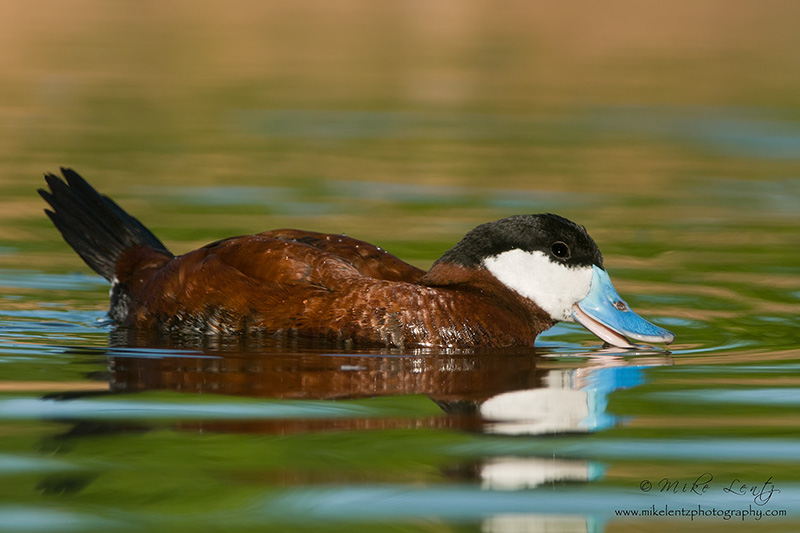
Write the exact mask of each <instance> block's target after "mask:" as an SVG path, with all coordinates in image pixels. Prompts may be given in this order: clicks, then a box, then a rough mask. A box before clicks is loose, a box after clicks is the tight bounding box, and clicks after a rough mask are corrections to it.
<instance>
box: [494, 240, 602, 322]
mask: <svg viewBox="0 0 800 533" xmlns="http://www.w3.org/2000/svg"><path fill="white" fill-rule="evenodd" d="M483 265H484V266H485V267H486V269H487V270H488V271H489V272H491V273H492V275H494V277H496V278H497V279H498V280H500V281H501V282H502V283H503V285H505V286H506V287H508V288H509V289H512V290H513V291H515V292H517V293H519V294H520V295H522V296H524V297H525V298H528V299H529V300H532V301H533V302H534V303H536V305H538V306H539V307H541V308H542V309H543V310H544V311H546V312H547V314H549V315H550V316H551V317H553V319H555V320H565V321H568V322H574V319H573V318H572V304H574V303H576V302H579V301H581V300H583V299H584V298H585V297H586V295H587V294H589V289H590V288H591V286H592V273H593V271H592V267H591V266H587V267H568V266H566V265H563V264H560V263H554V262H553V261H551V260H550V258H549V257H548V256H547V255H545V254H544V253H543V252H539V251H536V252H526V251H524V250H519V249H516V250H509V251H507V252H503V253H501V254H499V255H496V256H494V257H487V258H486V259H484V260H483Z"/></svg>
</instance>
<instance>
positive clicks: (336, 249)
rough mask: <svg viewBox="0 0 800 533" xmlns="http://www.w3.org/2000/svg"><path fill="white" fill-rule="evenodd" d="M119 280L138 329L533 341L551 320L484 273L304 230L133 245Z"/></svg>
mask: <svg viewBox="0 0 800 533" xmlns="http://www.w3.org/2000/svg"><path fill="white" fill-rule="evenodd" d="M115 278H116V280H115V282H114V289H113V291H112V301H111V309H110V315H111V318H113V319H115V320H116V321H117V322H118V323H119V324H121V325H125V326H131V327H135V328H158V329H163V330H168V331H181V332H190V331H197V332H203V333H236V332H253V331H258V332H265V333H268V334H279V335H280V334H286V335H301V336H310V337H323V338H327V339H332V340H338V341H353V342H355V343H357V344H377V345H390V346H397V347H404V346H508V345H512V344H514V345H527V346H532V345H533V343H534V340H535V338H536V335H537V334H538V333H540V332H541V331H543V330H544V329H546V328H548V327H550V326H551V325H552V323H553V322H552V321H550V320H549V319H548V317H546V316H545V314H544V313H543V312H542V311H541V310H540V309H538V308H537V307H536V306H535V305H532V304H531V303H530V302H529V301H527V300H525V299H523V298H522V297H520V296H519V295H518V294H516V293H515V292H513V291H511V290H509V289H508V288H506V287H505V286H504V285H502V284H500V283H498V282H497V280H496V279H494V277H492V276H491V275H490V274H488V273H487V272H486V271H485V270H471V269H467V268H464V267H460V266H457V265H451V264H446V263H439V264H437V265H435V266H434V267H433V269H432V270H431V271H430V272H428V273H426V272H425V271H424V270H421V269H418V268H416V267H414V266H412V265H409V264H408V263H405V262H403V261H401V260H400V259H398V258H397V257H395V256H393V255H391V254H389V253H388V252H386V251H383V250H381V249H379V248H378V247H376V246H374V245H372V244H369V243H366V242H363V241H359V240H356V239H352V238H350V237H346V236H343V235H329V234H322V233H314V232H307V231H299V230H274V231H268V232H264V233H259V234H256V235H248V236H242V237H233V238H229V239H225V240H222V241H219V242H215V243H212V244H209V245H207V246H204V247H202V248H200V249H198V250H195V251H193V252H189V253H187V254H185V255H182V256H178V257H172V256H171V255H169V254H166V253H164V252H162V251H157V250H153V249H152V248H148V247H144V246H140V247H135V248H131V249H129V250H127V251H126V252H124V253H123V254H122V255H121V256H120V258H119V260H118V261H117V263H116V270H115Z"/></svg>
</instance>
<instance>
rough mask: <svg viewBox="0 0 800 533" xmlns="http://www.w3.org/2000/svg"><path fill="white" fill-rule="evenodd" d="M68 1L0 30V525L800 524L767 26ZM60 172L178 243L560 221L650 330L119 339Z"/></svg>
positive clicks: (777, 11)
mask: <svg viewBox="0 0 800 533" xmlns="http://www.w3.org/2000/svg"><path fill="white" fill-rule="evenodd" d="M89 4H91V5H90V6H89V7H90V9H88V8H87V9H86V10H84V11H81V12H78V11H74V10H68V9H66V8H65V7H62V6H61V4H60V3H53V5H50V6H48V9H46V10H38V9H36V10H35V9H34V8H32V7H29V8H23V7H20V8H18V9H16V11H14V12H13V13H11V14H10V16H9V17H4V18H5V20H6V21H9V20H10V21H12V22H13V23H8V22H6V24H5V25H4V26H3V28H4V31H3V32H0V33H2V35H3V36H4V39H6V40H8V41H9V43H8V44H9V45H8V46H4V47H3V49H4V50H6V51H5V52H3V54H2V55H0V59H2V61H4V74H3V75H4V76H5V78H6V79H5V81H6V83H4V84H3V89H2V90H1V91H2V94H3V98H2V101H0V102H1V103H0V113H2V118H3V120H2V121H0V123H1V124H2V125H0V161H2V168H3V172H2V175H0V190H2V191H3V195H2V199H0V202H2V204H1V205H2V209H0V481H1V482H0V530H9V531H48V532H49V531H109V530H121V531H162V530H163V531H175V530H201V531H202V530H211V531H213V530H224V531H229V530H233V531H249V530H254V531H256V530H257V531H263V530H274V531H320V530H326V531H429V532H439V531H482V532H521V531H525V532H540V531H570V532H572V531H578V532H601V531H608V532H618V531H624V532H628V531H666V530H674V529H676V528H680V529H681V530H687V531H723V530H724V531H730V530H736V531H755V530H758V531H760V530H764V531H796V530H797V529H798V528H800V508H799V507H800V503H798V502H800V467H798V465H800V437H799V436H798V426H800V416H798V412H800V411H798V408H799V407H800V349H799V348H798V345H797V343H798V326H799V325H800V324H799V322H800V319H798V316H800V237H799V236H798V235H800V233H798V230H800V156H798V150H797V148H798V138H800V121H798V117H800V112H799V111H800V101H799V100H798V99H797V95H798V94H800V80H798V79H797V76H796V72H797V69H796V64H795V63H796V58H795V54H794V51H795V50H797V49H798V46H800V42H798V41H800V37H798V34H797V32H796V21H797V20H798V15H799V14H800V13H797V9H796V8H794V7H792V6H788V5H783V4H780V5H778V4H776V5H774V6H772V8H771V9H764V8H762V7H757V6H754V7H753V8H749V7H746V6H739V9H737V10H733V9H728V8H727V4H720V5H718V6H716V8H714V9H711V7H713V6H711V7H709V10H708V12H706V11H705V10H703V9H697V8H696V7H694V6H696V4H694V3H686V5H683V4H681V3H678V4H675V5H674V6H672V7H669V8H667V7H662V8H659V10H658V12H656V11H654V9H655V8H653V6H650V8H646V7H642V6H643V5H644V4H643V5H642V6H639V7H637V8H635V9H636V11H632V12H626V16H621V14H620V13H616V12H613V10H608V11H607V10H601V9H599V8H596V7H594V4H591V3H580V2H579V3H578V4H579V5H580V10H579V12H580V13H582V14H583V15H585V16H584V17H576V16H575V13H574V12H573V11H572V10H570V9H567V8H559V7H555V6H551V7H547V8H544V7H541V6H540V7H541V8H540V9H536V10H532V8H529V7H525V6H524V5H522V4H520V5H509V6H508V10H497V9H494V8H492V7H491V6H489V5H488V4H487V5H486V6H483V5H482V4H480V3H478V4H474V5H473V4H470V7H467V6H459V5H456V4H453V5H449V4H437V5H438V7H433V5H432V4H431V5H429V4H427V3H426V4H424V5H423V4H420V5H413V4H403V5H404V6H405V7H400V6H399V5H398V6H395V7H388V6H384V7H382V8H376V7H374V6H372V4H370V3H366V2H363V3H362V2H344V3H336V4H335V5H334V6H332V7H329V8H327V9H326V10H321V9H318V8H314V7H313V6H311V5H307V4H297V3H296V2H271V3H269V4H268V5H265V6H262V5H260V4H258V5H256V4H255V3H254V4H252V5H251V4H250V3H248V2H242V3H241V5H240V6H238V9H231V8H230V7H226V8H224V9H223V8H221V7H220V8H214V7H213V6H211V5H208V6H206V5H198V6H196V7H195V8H193V10H192V11H191V12H187V11H186V10H183V9H179V6H178V5H177V4H172V3H166V4H164V5H163V7H160V8H158V9H156V8H153V9H154V10H155V11H153V12H147V13H142V12H140V11H139V8H137V10H136V11H135V12H133V11H131V12H126V11H125V10H126V9H127V8H126V7H124V6H112V5H110V4H109V5H106V4H105V3H99V2H89ZM651 8H652V9H653V10H651ZM89 14H91V15H89ZM589 21H591V22H589ZM756 22H758V24H756ZM2 24H3V23H2V22H0V25H2ZM555 28H559V30H558V31H555ZM643 28H644V29H643ZM645 29H646V30H647V31H645ZM59 165H70V166H74V167H75V168H76V169H77V170H78V171H79V172H81V173H82V174H84V175H85V177H86V178H87V179H89V180H90V181H91V182H92V183H94V184H95V185H96V186H97V187H98V188H100V189H101V190H102V191H103V192H106V193H108V194H110V195H111V196H112V197H113V198H114V199H115V200H117V201H118V202H119V203H120V204H121V205H123V206H124V207H125V208H127V209H128V210H129V211H131V212H132V213H133V214H134V215H136V216H137V217H139V218H140V219H141V220H142V221H143V222H144V223H145V224H147V225H148V226H149V227H150V228H151V229H153V231H154V232H155V233H156V234H157V235H158V236H159V237H160V238H161V239H162V240H163V241H164V242H165V243H166V244H167V246H168V247H170V248H171V249H172V250H173V251H175V252H178V253H180V252H185V251H188V250H190V249H193V248H195V247H197V246H200V245H202V244H205V243H208V242H211V241H213V240H215V239H218V238H221V237H226V236H230V235H236V234H243V233H250V232H256V231H262V230H266V229H271V228H278V227H300V228H303V229H310V230H317V231H330V232H345V233H347V234H348V235H351V236H354V237H357V238H361V239H365V240H369V241H372V242H374V243H376V244H378V245H380V246H381V247H383V248H385V249H387V250H389V251H390V252H392V253H394V254H395V255H398V256H400V257H402V258H404V259H406V260H409V261H411V262H413V263H414V264H416V265H418V266H420V267H423V268H426V267H428V266H430V264H431V263H432V261H433V260H435V259H436V257H438V256H439V255H440V254H441V253H443V252H444V251H445V250H446V249H447V248H448V247H450V246H451V245H452V244H453V243H454V242H455V241H457V240H458V239H459V238H460V237H461V236H462V235H463V234H464V233H465V232H466V231H468V230H469V229H471V228H472V227H474V226H475V225H477V224H479V223H482V222H485V221H489V220H493V219H497V218H500V217H503V216H508V215H511V214H518V213H527V212H542V211H552V212H556V213H559V214H561V215H564V216H567V217H568V218H571V219H573V220H575V221H577V222H579V223H581V224H585V225H586V227H587V228H588V230H589V232H590V233H591V234H592V235H593V237H594V238H595V240H597V242H598V244H599V245H600V247H601V249H602V251H603V253H604V255H605V260H606V266H607V267H608V269H609V272H610V274H611V277H612V280H613V281H614V283H615V286H616V288H617V289H618V291H619V292H620V294H621V295H622V296H623V297H624V298H625V299H626V301H627V302H628V303H629V304H630V305H631V306H632V307H633V308H634V309H635V310H636V311H637V312H638V313H639V314H641V315H642V316H644V317H647V318H649V319H652V320H653V321H654V322H656V323H658V324H659V325H661V326H664V327H666V328H668V329H670V330H672V331H673V332H674V333H675V334H676V342H675V343H674V344H673V345H671V346H670V347H669V351H665V350H663V349H648V348H643V349H641V350H633V351H625V350H619V349H607V348H603V347H602V346H601V343H600V341H598V340H597V339H595V338H594V337H593V336H591V334H590V333H588V332H587V331H585V330H583V329H582V328H580V327H578V326H576V325H570V324H561V325H558V326H556V327H555V328H553V329H551V330H550V331H548V332H546V333H545V334H544V335H542V336H541V337H540V338H539V339H538V341H537V348H536V350H523V349H506V350H499V351H481V350H477V351H457V350H453V351H436V350H417V351H410V352H409V351H397V350H349V351H342V350H338V349H335V348H333V347H331V346H324V345H319V344H315V343H313V342H300V341H291V342H287V341H277V340H273V339H230V338H214V337H203V338H189V339H187V338H183V339H170V340H169V341H162V342H158V343H155V342H152V341H148V340H147V339H139V338H130V337H129V336H126V335H124V334H122V333H121V332H118V331H115V330H114V329H113V327H112V326H111V325H109V324H107V323H106V322H105V321H104V311H105V309H106V306H107V298H108V286H107V284H106V283H105V281H104V280H102V279H101V278H99V277H98V276H95V275H94V274H92V273H91V272H90V271H89V270H88V268H86V267H85V266H84V265H83V264H82V263H81V261H80V259H78V258H77V256H75V255H74V254H73V252H72V251H71V250H69V249H68V247H67V245H66V244H64V243H63V242H62V241H61V239H60V236H59V235H58V234H57V232H56V231H55V229H53V228H52V226H51V224H50V222H49V220H47V219H46V217H45V216H44V215H43V214H42V209H43V207H44V205H43V202H42V201H41V200H40V199H39V198H38V196H36V194H35V189H36V188H38V187H41V186H43V180H42V179H41V177H40V176H41V172H43V171H54V170H56V168H57V167H58V166H59ZM642 511H649V513H650V515H649V516H643V515H642ZM636 513H638V515H637V514H636ZM681 513H683V514H682V515H681Z"/></svg>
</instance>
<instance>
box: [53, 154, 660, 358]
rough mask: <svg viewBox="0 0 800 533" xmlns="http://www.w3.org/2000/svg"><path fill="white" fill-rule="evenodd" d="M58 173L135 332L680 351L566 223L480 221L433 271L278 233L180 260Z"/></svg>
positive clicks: (114, 301)
mask: <svg viewBox="0 0 800 533" xmlns="http://www.w3.org/2000/svg"><path fill="white" fill-rule="evenodd" d="M62 173H63V175H64V177H65V179H66V183H65V182H64V181H61V180H60V179H59V178H57V177H56V176H54V175H52V174H50V175H47V176H46V179H47V183H48V184H49V185H50V188H51V190H52V193H50V192H46V191H43V190H40V191H39V192H40V194H41V195H42V197H43V198H44V199H45V200H46V201H47V202H48V203H50V205H51V206H52V207H53V209H54V211H52V212H51V211H48V212H47V213H48V215H49V216H50V218H51V219H52V220H53V222H54V223H55V225H56V227H57V228H58V229H59V230H60V231H61V233H62V234H63V236H64V238H65V240H66V241H67V242H68V243H69V244H70V245H71V246H72V247H73V248H74V249H75V250H76V251H77V252H78V254H79V255H80V256H81V257H82V258H83V259H84V261H86V263H87V264H88V265H89V266H90V267H91V268H92V269H94V270H95V271H96V272H98V273H99V274H100V275H102V276H104V277H105V278H106V279H108V280H109V281H111V282H112V288H111V308H110V311H109V315H110V317H111V318H113V319H115V320H116V321H117V322H118V323H120V324H122V325H126V326H133V327H136V328H146V329H161V330H166V331H199V332H203V333H233V332H242V331H248V332H267V333H271V334H274V333H289V334H297V335H301V336H309V337H320V338H328V339H335V340H343V341H355V342H357V343H361V344H373V345H375V344H379V345H391V346H400V347H408V346H462V347H468V346H509V345H521V346H533V343H534V339H535V338H536V336H537V335H538V334H539V333H541V332H542V331H543V330H545V329H547V328H549V327H550V326H552V325H553V324H554V323H555V322H557V321H560V320H569V321H571V320H573V319H574V320H577V321H578V322H580V323H581V324H583V325H584V326H586V327H587V328H588V329H590V330H591V331H592V332H594V333H595V334H597V335H598V336H599V337H601V338H602V339H603V340H606V341H607V342H610V343H612V344H615V345H617V346H622V347H627V346H629V343H628V341H627V339H626V337H632V338H634V339H639V340H643V341H645V342H671V341H672V339H673V335H672V334H671V333H670V332H668V331H666V330H664V329H661V328H659V327H657V326H654V325H653V324H650V323H649V322H647V321H645V320H643V319H641V318H640V317H638V316H637V315H636V314H635V313H633V312H632V311H630V309H629V308H628V307H627V305H626V304H625V303H624V302H623V301H622V299H621V298H620V297H619V295H618V294H617V293H616V291H615V290H614V288H613V286H612V285H611V282H610V280H609V278H608V274H607V273H606V271H605V270H604V269H603V258H602V255H601V254H600V250H599V249H598V248H597V245H596V244H595V243H594V241H593V240H592V239H591V237H589V235H588V234H587V233H586V231H585V229H584V228H583V227H581V226H578V225H577V224H574V223H573V222H570V221H568V220H566V219H564V218H562V217H559V216H556V215H550V214H547V215H521V216H514V217H510V218H505V219H502V220H498V221H496V222H491V223H488V224H483V225H481V226H478V227H477V228H475V229H474V230H472V231H470V232H469V233H468V234H467V235H466V236H465V237H464V238H463V239H462V240H461V242H459V243H458V244H457V245H456V246H455V247H453V248H452V249H451V250H449V251H448V252H446V253H445V254H444V255H443V256H442V257H441V258H440V259H439V260H438V261H436V262H435V263H434V265H433V267H432V268H431V270H430V271H429V272H424V271H422V270H420V269H418V268H416V267H413V266H411V265H409V264H407V263H405V262H403V261H401V260H400V259H398V258H396V257H394V256H392V255H390V254H388V253H387V252H385V251H383V250H381V249H380V248H378V247H376V246H374V245H372V244H369V243H366V242H363V241H358V240H356V239H352V238H349V237H345V236H342V235H328V234H321V233H313V232H307V231H298V230H275V231H268V232H265V233H259V234H256V235H249V236H242V237H232V238H229V239H224V240H221V241H218V242H215V243H212V244H209V245H207V246H204V247H202V248H200V249H198V250H195V251H193V252H189V253H187V254H185V255H182V256H177V257H176V256H173V255H172V253H170V252H169V251H168V250H167V249H166V247H165V246H164V245H163V244H162V243H161V242H160V241H159V240H158V239H157V238H156V237H155V236H154V235H153V234H152V233H151V232H150V231H149V230H147V229H146V228H145V227H144V226H143V225H142V224H141V223H140V222H139V221H138V220H136V219H135V218H133V217H131V216H130V215H128V214H127V213H126V212H125V211H123V210H122V209H120V208H119V207H118V206H117V205H116V204H115V203H114V202H113V201H111V200H110V199H109V198H107V197H105V196H101V195H100V194H99V193H97V191H95V190H94V189H93V188H92V187H91V186H90V185H89V184H88V183H86V181H84V180H83V179H82V178H81V177H80V176H79V175H78V174H77V173H75V172H74V171H72V170H68V169H62Z"/></svg>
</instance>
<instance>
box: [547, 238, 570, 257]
mask: <svg viewBox="0 0 800 533" xmlns="http://www.w3.org/2000/svg"><path fill="white" fill-rule="evenodd" d="M550 251H551V252H553V255H554V256H556V257H558V258H559V259H569V256H570V252H569V246H567V244H566V243H563V242H561V241H558V242H554V243H553V245H552V246H550Z"/></svg>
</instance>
